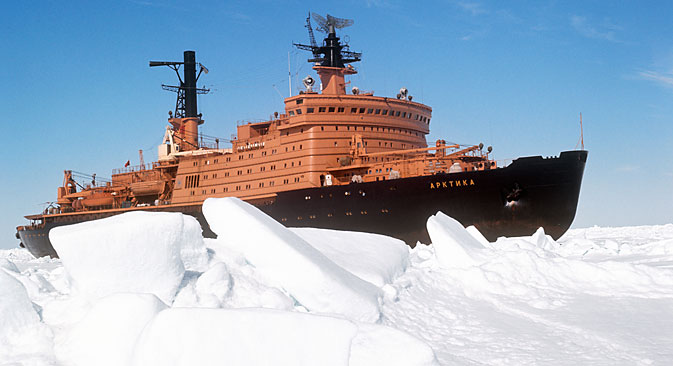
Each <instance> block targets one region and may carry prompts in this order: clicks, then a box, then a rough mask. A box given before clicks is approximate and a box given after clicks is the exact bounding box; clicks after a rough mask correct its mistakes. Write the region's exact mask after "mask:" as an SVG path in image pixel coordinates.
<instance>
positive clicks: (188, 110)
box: [184, 51, 198, 117]
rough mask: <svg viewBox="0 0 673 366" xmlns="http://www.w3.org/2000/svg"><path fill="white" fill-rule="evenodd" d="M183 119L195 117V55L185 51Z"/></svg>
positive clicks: (192, 52)
mask: <svg viewBox="0 0 673 366" xmlns="http://www.w3.org/2000/svg"><path fill="white" fill-rule="evenodd" d="M184 55H185V71H184V73H185V85H184V87H185V117H196V116H197V114H198V112H197V107H196V53H195V52H194V51H185V54H184Z"/></svg>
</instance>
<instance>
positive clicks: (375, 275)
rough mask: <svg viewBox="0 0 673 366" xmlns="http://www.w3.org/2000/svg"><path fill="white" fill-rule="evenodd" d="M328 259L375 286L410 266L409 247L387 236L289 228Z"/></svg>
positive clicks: (394, 276) (381, 284)
mask: <svg viewBox="0 0 673 366" xmlns="http://www.w3.org/2000/svg"><path fill="white" fill-rule="evenodd" d="M290 230H291V231H292V232H294V233H295V234H297V235H299V236H300V237H301V238H302V239H304V240H306V241H307V242H308V243H309V244H311V246H312V247H314V248H316V249H318V250H319V251H320V252H321V253H322V254H324V255H325V256H326V257H327V258H329V259H331V260H332V261H334V263H336V264H338V265H339V266H341V267H342V268H344V269H346V270H348V271H349V272H351V273H352V274H354V275H356V276H358V277H360V278H362V279H363V280H365V281H367V282H370V283H372V284H374V285H376V286H378V287H382V286H383V285H385V284H389V283H392V282H393V280H395V278H397V277H398V276H399V275H401V274H402V273H404V271H405V270H406V269H407V266H408V265H409V248H408V247H407V245H406V244H405V243H404V242H403V241H402V240H399V239H395V238H391V237H389V236H384V235H378V234H370V233H360V232H353V231H337V230H327V229H314V228H293V229H290Z"/></svg>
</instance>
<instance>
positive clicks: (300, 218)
mask: <svg viewBox="0 0 673 366" xmlns="http://www.w3.org/2000/svg"><path fill="white" fill-rule="evenodd" d="M389 212H390V211H389V210H388V209H386V208H382V209H381V213H384V214H386V213H389ZM344 215H345V216H353V212H352V211H346V212H344ZM360 215H367V210H362V211H360ZM327 217H334V214H331V213H328V214H327ZM308 218H309V219H311V220H313V219H316V218H317V216H316V215H309V216H308ZM303 219H304V216H297V221H301V220H303ZM280 221H281V222H287V217H283V218H281V219H280Z"/></svg>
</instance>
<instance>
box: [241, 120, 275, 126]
mask: <svg viewBox="0 0 673 366" xmlns="http://www.w3.org/2000/svg"><path fill="white" fill-rule="evenodd" d="M261 122H269V120H268V119H245V120H238V121H236V126H244V125H252V124H255V123H261Z"/></svg>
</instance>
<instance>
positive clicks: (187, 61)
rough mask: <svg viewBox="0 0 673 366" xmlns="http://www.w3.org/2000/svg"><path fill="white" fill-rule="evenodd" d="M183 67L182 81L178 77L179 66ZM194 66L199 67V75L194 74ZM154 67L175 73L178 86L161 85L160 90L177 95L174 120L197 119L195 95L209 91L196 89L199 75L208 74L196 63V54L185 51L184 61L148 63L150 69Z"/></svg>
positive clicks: (208, 90) (203, 67) (206, 70)
mask: <svg viewBox="0 0 673 366" xmlns="http://www.w3.org/2000/svg"><path fill="white" fill-rule="evenodd" d="M181 65H184V66H185V68H184V72H183V74H184V77H185V78H184V81H183V79H182V77H180V71H179V70H180V66H181ZM196 65H198V66H199V73H198V75H197V74H196ZM155 66H168V67H170V68H171V69H173V70H174V71H175V73H176V74H177V75H178V81H179V82H180V85H179V86H177V85H166V84H161V88H162V89H164V90H168V91H172V92H174V93H177V94H178V99H177V101H176V102H175V117H176V118H185V117H198V115H197V106H196V95H197V94H208V92H210V89H205V88H202V89H200V88H197V87H196V82H197V81H198V80H199V77H200V76H201V73H203V72H205V73H206V74H207V73H208V69H207V68H206V67H205V66H203V65H202V64H199V63H197V62H196V53H195V52H194V51H185V52H184V61H183V62H177V61H150V67H155Z"/></svg>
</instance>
